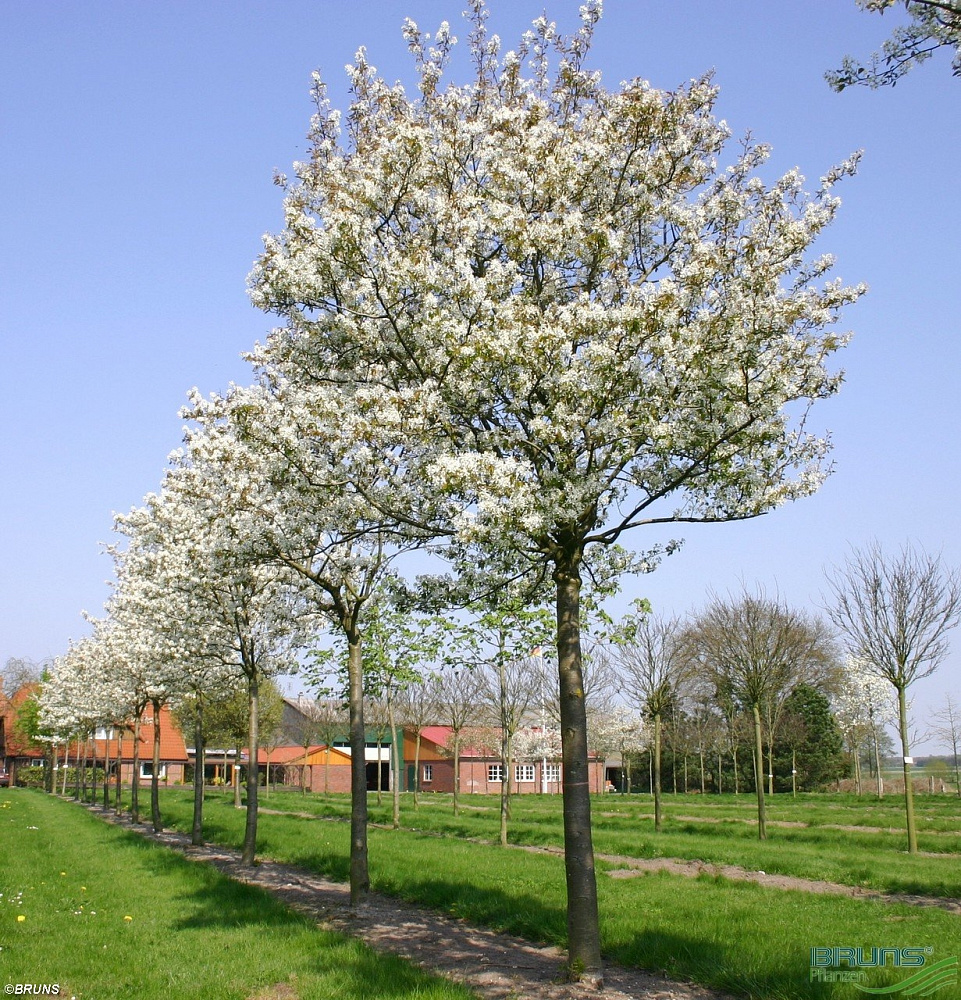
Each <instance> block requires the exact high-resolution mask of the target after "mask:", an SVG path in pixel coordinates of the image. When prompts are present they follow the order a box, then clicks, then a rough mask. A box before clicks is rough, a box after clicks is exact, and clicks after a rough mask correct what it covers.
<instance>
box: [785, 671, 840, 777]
mask: <svg viewBox="0 0 961 1000" xmlns="http://www.w3.org/2000/svg"><path fill="white" fill-rule="evenodd" d="M775 762H776V771H777V773H778V774H779V775H785V776H787V777H789V776H791V774H792V772H795V771H796V772H797V773H796V774H795V775H794V777H795V778H796V784H797V788H798V789H799V790H800V791H805V792H811V791H816V790H817V789H819V788H822V787H823V786H824V785H825V784H827V782H829V781H833V780H835V779H836V778H839V777H841V775H842V773H843V771H844V740H843V739H842V737H841V730H840V728H839V727H838V724H837V720H836V719H835V718H834V715H833V713H832V712H831V705H830V702H829V701H828V698H827V696H826V695H825V694H823V693H822V692H821V691H819V690H818V689H817V688H816V687H813V686H812V685H810V684H798V686H797V687H795V688H794V690H793V691H792V692H791V693H790V694H789V695H788V697H787V700H786V701H785V703H784V724H783V727H782V738H781V739H780V740H779V741H778V745H777V748H776V753H775ZM787 787H791V783H790V782H789V781H788V782H787Z"/></svg>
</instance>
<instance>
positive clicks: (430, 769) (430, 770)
mask: <svg viewBox="0 0 961 1000" xmlns="http://www.w3.org/2000/svg"><path fill="white" fill-rule="evenodd" d="M433 780H434V765H433V764H425V765H424V781H433Z"/></svg>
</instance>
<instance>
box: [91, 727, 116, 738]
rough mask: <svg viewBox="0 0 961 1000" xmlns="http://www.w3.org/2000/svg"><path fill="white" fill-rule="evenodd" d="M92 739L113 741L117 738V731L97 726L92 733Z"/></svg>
mask: <svg viewBox="0 0 961 1000" xmlns="http://www.w3.org/2000/svg"><path fill="white" fill-rule="evenodd" d="M93 738H94V739H95V740H115V739H116V738H117V730H116V729H114V728H113V727H112V726H111V727H110V728H109V729H107V727H106V726H97V728H96V729H95V730H94V731H93Z"/></svg>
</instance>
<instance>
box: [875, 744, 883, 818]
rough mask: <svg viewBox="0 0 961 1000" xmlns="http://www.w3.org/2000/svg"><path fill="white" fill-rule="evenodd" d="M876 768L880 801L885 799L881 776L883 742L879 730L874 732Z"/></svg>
mask: <svg viewBox="0 0 961 1000" xmlns="http://www.w3.org/2000/svg"><path fill="white" fill-rule="evenodd" d="M873 735H874V768H875V770H876V771H877V776H878V801H879V802H880V801H881V799H883V798H884V778H883V777H882V775H881V741H880V740H879V739H878V734H877V730H874V732H873Z"/></svg>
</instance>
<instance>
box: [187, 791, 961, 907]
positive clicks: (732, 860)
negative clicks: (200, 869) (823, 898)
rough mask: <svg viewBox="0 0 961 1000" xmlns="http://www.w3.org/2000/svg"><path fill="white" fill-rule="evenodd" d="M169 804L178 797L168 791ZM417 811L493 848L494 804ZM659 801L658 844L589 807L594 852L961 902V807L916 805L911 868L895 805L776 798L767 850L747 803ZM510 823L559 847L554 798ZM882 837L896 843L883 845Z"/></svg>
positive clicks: (272, 798)
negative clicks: (681, 861)
mask: <svg viewBox="0 0 961 1000" xmlns="http://www.w3.org/2000/svg"><path fill="white" fill-rule="evenodd" d="M171 793H172V794H174V795H177V794H181V793H179V792H176V791H173V790H171ZM420 800H421V801H420V806H419V807H418V808H417V809H416V810H415V809H414V808H413V805H412V801H411V797H410V796H405V797H404V806H403V809H402V813H401V823H402V825H404V826H406V827H412V828H415V829H418V830H423V831H428V832H433V833H438V834H443V835H445V836H451V837H457V838H477V839H481V840H488V841H496V840H497V839H498V831H499V826H498V824H499V812H498V810H499V803H498V802H497V800H496V799H495V798H493V797H490V796H479V795H477V796H465V797H463V799H462V802H463V804H464V806H465V808H463V809H462V810H461V812H460V815H459V816H457V817H455V816H454V815H453V813H452V809H451V802H450V797H449V796H444V795H438V796H432V795H421V796H420ZM665 800H666V805H665V823H664V829H663V830H662V831H661V833H659V834H655V833H654V819H653V815H652V811H651V801H650V799H649V797H648V796H640V795H637V796H623V795H609V796H605V797H604V798H598V799H595V801H594V849H595V851H596V852H597V853H598V854H614V855H624V856H628V857H634V858H640V859H645V858H663V857H671V858H685V859H697V860H700V861H705V862H708V863H715V864H730V865H740V866H742V867H744V868H748V869H751V870H754V871H758V870H760V871H765V872H769V873H776V874H780V875H794V876H797V877H799V878H807V879H821V880H824V881H827V882H840V883H841V884H843V885H852V886H860V887H862V888H869V889H876V890H878V891H880V892H907V893H918V894H922V895H929V896H942V897H950V898H961V800H958V799H957V798H954V797H948V796H941V797H930V798H929V797H922V796H919V798H918V805H917V812H918V827H919V830H920V835H919V840H920V847H921V851H922V852H923V853H922V854H920V855H916V856H913V857H912V856H909V855H908V854H907V853H906V851H905V846H906V841H905V836H904V834H903V833H901V832H900V830H898V823H899V820H900V821H901V822H902V823H903V815H902V813H901V812H900V811H899V805H900V804H899V802H898V801H897V800H896V799H894V798H893V797H890V798H888V799H885V800H884V801H883V802H881V803H876V806H877V808H876V809H875V808H874V806H872V804H871V803H870V801H868V802H865V801H864V800H863V799H857V798H855V797H854V796H821V795H807V796H799V797H798V799H796V800H795V799H792V798H791V797H790V796H787V795H780V796H777V795H776V796H773V798H771V799H770V800H769V806H768V812H769V830H768V840H767V841H765V842H763V843H762V842H760V841H758V839H757V827H756V825H754V817H755V815H756V807H755V805H754V803H753V801H752V799H751V797H750V796H744V795H742V796H739V797H738V798H735V797H734V796H733V795H730V796H718V797H715V796H707V797H703V798H702V797H701V796H678V797H677V798H676V799H675V798H674V797H673V796H671V795H666V796H665ZM261 805H262V806H263V807H264V808H267V809H279V810H289V811H291V812H297V811H307V812H312V813H314V814H316V815H318V816H339V817H343V818H346V817H347V816H348V815H349V812H350V802H349V799H348V798H347V796H331V797H330V799H328V800H325V799H324V798H323V797H322V796H307V797H304V796H301V795H299V794H298V793H296V792H288V791H276V792H272V793H271V794H270V795H265V796H263V797H262V798H261ZM512 811H513V818H512V822H511V824H510V840H511V842H512V843H515V844H526V845H532V846H553V847H561V846H563V842H564V836H563V829H562V826H561V821H560V799H559V797H557V796H546V797H544V796H539V795H526V796H517V797H515V798H514V799H513V802H512ZM390 815H391V807H390V803H389V802H388V801H387V798H386V797H385V801H384V803H383V804H382V805H381V806H377V805H376V803H375V801H374V798H373V796H372V797H371V803H370V816H371V821H372V822H375V823H384V824H388V825H389V824H390ZM778 823H785V824H797V825H793V826H778V825H777V824H778ZM836 827H843V829H837V828H836ZM854 827H867V828H872V829H853V828H854ZM890 829H896V830H898V832H896V833H890V832H888V830H890ZM929 855H933V856H929ZM950 855H957V856H956V857H951V856H950Z"/></svg>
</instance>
